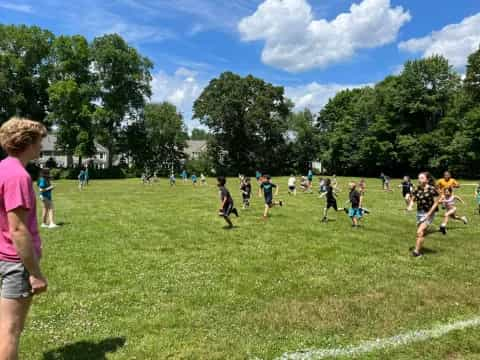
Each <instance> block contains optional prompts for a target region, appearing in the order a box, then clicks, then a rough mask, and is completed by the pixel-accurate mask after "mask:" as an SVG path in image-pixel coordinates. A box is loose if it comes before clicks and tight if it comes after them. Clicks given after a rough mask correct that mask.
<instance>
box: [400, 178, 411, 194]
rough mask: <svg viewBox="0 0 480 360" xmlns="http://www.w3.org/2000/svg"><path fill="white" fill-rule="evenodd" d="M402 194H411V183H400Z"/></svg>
mask: <svg viewBox="0 0 480 360" xmlns="http://www.w3.org/2000/svg"><path fill="white" fill-rule="evenodd" d="M402 192H403V194H404V195H406V194H410V193H411V192H412V182H411V181H402Z"/></svg>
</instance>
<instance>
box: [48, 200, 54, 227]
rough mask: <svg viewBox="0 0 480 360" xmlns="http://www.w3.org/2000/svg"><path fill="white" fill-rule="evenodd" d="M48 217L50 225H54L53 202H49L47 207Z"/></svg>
mask: <svg viewBox="0 0 480 360" xmlns="http://www.w3.org/2000/svg"><path fill="white" fill-rule="evenodd" d="M48 217H49V220H50V225H51V224H55V208H54V206H53V202H52V201H50V204H49V207H48Z"/></svg>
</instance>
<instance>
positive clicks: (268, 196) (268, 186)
mask: <svg viewBox="0 0 480 360" xmlns="http://www.w3.org/2000/svg"><path fill="white" fill-rule="evenodd" d="M273 189H275V196H277V195H278V190H279V187H278V186H277V185H275V184H273V183H272V179H271V178H270V176H269V175H265V180H264V181H263V182H262V184H261V185H260V189H259V194H260V195H261V192H262V191H263V196H264V197H265V211H264V212H263V218H264V219H267V218H268V212H269V210H270V208H272V207H274V206H275V205H279V206H283V202H282V201H281V200H280V201H278V202H277V201H273Z"/></svg>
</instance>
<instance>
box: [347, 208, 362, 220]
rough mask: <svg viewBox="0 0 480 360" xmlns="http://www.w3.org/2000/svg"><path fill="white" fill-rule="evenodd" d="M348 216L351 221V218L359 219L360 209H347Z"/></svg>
mask: <svg viewBox="0 0 480 360" xmlns="http://www.w3.org/2000/svg"><path fill="white" fill-rule="evenodd" d="M348 216H350V217H351V218H352V219H353V218H357V219H361V218H362V209H360V208H350V209H348Z"/></svg>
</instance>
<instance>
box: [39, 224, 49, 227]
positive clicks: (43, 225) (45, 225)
mask: <svg viewBox="0 0 480 360" xmlns="http://www.w3.org/2000/svg"><path fill="white" fill-rule="evenodd" d="M40 227H42V228H48V225H47V224H42V225H40Z"/></svg>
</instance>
